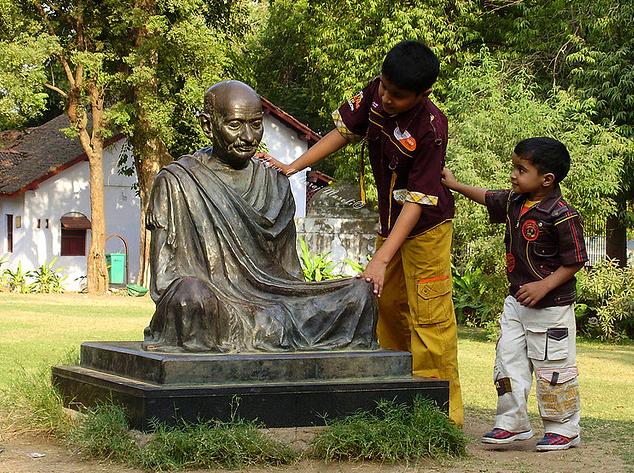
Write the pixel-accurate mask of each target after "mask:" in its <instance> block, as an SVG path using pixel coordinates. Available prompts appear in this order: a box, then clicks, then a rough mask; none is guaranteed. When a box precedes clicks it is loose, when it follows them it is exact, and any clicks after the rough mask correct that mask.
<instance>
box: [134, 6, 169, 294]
mask: <svg viewBox="0 0 634 473" xmlns="http://www.w3.org/2000/svg"><path fill="white" fill-rule="evenodd" d="M135 6H136V7H137V8H139V9H140V10H141V11H145V12H153V11H155V10H156V0H137V1H136V2H135ZM134 34H136V38H135V46H136V48H137V50H139V51H145V52H144V53H143V55H142V56H140V61H139V64H138V65H137V67H143V68H147V69H149V70H152V71H156V68H157V67H158V52H157V51H156V50H155V49H154V48H153V47H149V48H148V47H147V46H148V45H151V44H152V42H153V41H155V40H156V38H155V35H156V33H155V32H151V31H149V30H148V28H147V24H146V23H143V24H142V25H140V27H139V28H137V29H136V30H135V32H134ZM131 92H132V103H133V104H134V108H135V112H136V113H135V114H136V123H135V127H134V131H133V134H132V137H131V138H130V142H131V143H132V147H133V148H134V166H135V169H136V175H137V180H138V185H139V197H140V199H141V209H140V210H141V212H140V222H139V224H140V232H139V235H140V238H139V274H138V276H137V282H138V284H141V285H143V286H146V287H147V286H148V285H149V268H150V239H151V236H150V232H149V231H147V230H146V228H145V215H146V212H147V208H148V204H149V198H150V192H151V190H152V183H153V182H154V176H156V173H157V172H158V171H159V170H160V169H161V167H162V166H164V165H166V164H168V163H169V162H170V161H171V160H172V157H171V156H170V153H169V151H168V149H167V146H165V143H164V141H163V138H162V136H161V127H160V124H158V123H155V122H154V121H153V120H152V118H151V116H152V115H151V108H152V104H153V103H155V102H156V101H157V100H159V99H158V95H159V94H158V80H157V77H156V75H155V74H148V77H147V78H146V80H144V81H143V82H142V83H139V84H136V85H134V86H133V87H132V91H131Z"/></svg>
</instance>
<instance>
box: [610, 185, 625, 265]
mask: <svg viewBox="0 0 634 473" xmlns="http://www.w3.org/2000/svg"><path fill="white" fill-rule="evenodd" d="M625 211H626V202H625V196H619V198H618V199H617V213H616V214H615V215H610V216H609V217H608V219H607V222H606V235H605V252H606V253H607V256H608V258H611V259H614V260H616V261H617V262H618V264H619V266H620V267H621V268H624V267H625V266H626V265H627V227H626V225H625V222H624V219H623V218H622V216H623V215H625Z"/></svg>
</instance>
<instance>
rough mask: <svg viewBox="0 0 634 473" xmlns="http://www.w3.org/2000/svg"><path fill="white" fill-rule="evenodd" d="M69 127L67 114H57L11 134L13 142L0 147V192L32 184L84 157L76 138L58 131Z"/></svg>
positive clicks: (35, 184) (7, 193) (23, 189)
mask: <svg viewBox="0 0 634 473" xmlns="http://www.w3.org/2000/svg"><path fill="white" fill-rule="evenodd" d="M67 127H68V116H67V115H66V114H63V115H60V116H58V117H56V118H54V119H52V120H51V121H49V122H46V123H45V124H43V125H41V126H38V127H35V128H29V129H26V130H25V131H24V132H22V133H21V134H19V135H18V136H17V138H16V135H15V134H13V135H12V136H11V138H12V139H13V141H12V142H10V143H8V146H6V147H5V148H3V149H0V195H12V194H18V193H21V192H24V191H26V190H29V189H30V188H35V187H36V186H37V184H38V183H40V182H42V181H44V180H45V179H48V178H49V177H51V176H53V175H54V174H57V173H58V172H60V171H61V170H63V169H66V168H67V167H69V166H70V165H72V164H75V163H76V162H79V161H83V160H86V159H87V157H86V155H85V154H84V150H83V148H82V147H81V144H80V143H79V138H74V139H71V138H68V137H67V136H66V135H65V134H64V133H62V132H61V131H60V129H62V128H67Z"/></svg>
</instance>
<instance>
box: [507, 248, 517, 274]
mask: <svg viewBox="0 0 634 473" xmlns="http://www.w3.org/2000/svg"><path fill="white" fill-rule="evenodd" d="M514 269H515V256H513V254H512V253H507V254H506V270H507V271H508V272H509V273H512V272H513V270H514Z"/></svg>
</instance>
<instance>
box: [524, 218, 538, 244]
mask: <svg viewBox="0 0 634 473" xmlns="http://www.w3.org/2000/svg"><path fill="white" fill-rule="evenodd" d="M522 236H523V237H524V238H525V239H526V240H528V241H535V240H537V237H538V236H539V226H538V225H537V222H536V221H535V220H526V221H525V222H524V223H523V224H522Z"/></svg>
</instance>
